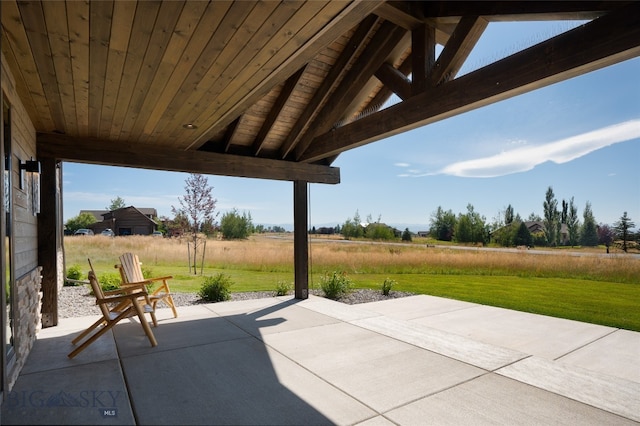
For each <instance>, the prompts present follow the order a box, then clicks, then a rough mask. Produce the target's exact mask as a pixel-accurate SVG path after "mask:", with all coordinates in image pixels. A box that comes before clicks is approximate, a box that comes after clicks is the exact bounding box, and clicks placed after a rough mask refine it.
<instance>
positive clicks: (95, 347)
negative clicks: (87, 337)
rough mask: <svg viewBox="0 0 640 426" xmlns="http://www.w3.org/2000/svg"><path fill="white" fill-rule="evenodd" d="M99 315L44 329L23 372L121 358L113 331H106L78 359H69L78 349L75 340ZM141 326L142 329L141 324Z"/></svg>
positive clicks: (66, 320)
mask: <svg viewBox="0 0 640 426" xmlns="http://www.w3.org/2000/svg"><path fill="white" fill-rule="evenodd" d="M98 318H99V317H97V316H95V317H93V316H91V317H78V318H74V319H63V320H61V321H60V326H59V327H49V328H45V329H43V330H41V331H40V333H38V337H37V341H36V342H37V344H35V345H34V346H33V348H32V350H31V353H30V354H29V359H28V360H27V362H26V363H25V365H24V367H23V369H22V374H31V373H35V372H38V371H46V370H55V369H59V368H68V367H74V366H79V365H83V364H93V363H95V362H99V361H107V360H117V359H118V352H117V349H116V342H115V339H114V337H113V334H111V333H106V334H105V335H104V336H102V337H101V338H99V339H98V340H96V341H95V342H94V343H93V344H92V345H89V347H87V348H86V349H85V350H84V351H82V352H81V353H80V354H78V355H76V357H75V358H73V359H69V358H68V357H67V355H68V354H69V352H71V351H73V350H74V349H75V346H74V345H72V344H71V341H72V340H73V339H74V338H75V337H76V336H77V335H78V334H79V333H80V332H81V331H83V330H84V329H86V328H87V327H89V326H90V325H91V324H93V323H94V322H95V321H96V320H97V319H98ZM138 328H139V329H140V325H139V323H138Z"/></svg>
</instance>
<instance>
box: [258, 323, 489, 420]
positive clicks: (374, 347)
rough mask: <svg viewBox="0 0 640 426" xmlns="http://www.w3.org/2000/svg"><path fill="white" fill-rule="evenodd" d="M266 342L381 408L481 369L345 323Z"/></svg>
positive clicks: (461, 379) (282, 335)
mask: <svg viewBox="0 0 640 426" xmlns="http://www.w3.org/2000/svg"><path fill="white" fill-rule="evenodd" d="M264 341H265V343H267V345H269V346H270V347H272V348H274V349H276V350H277V351H279V352H281V353H282V354H284V355H285V356H287V357H288V358H291V359H295V360H296V361H297V362H298V363H299V364H300V365H302V366H303V367H305V368H306V369H308V370H310V371H312V372H313V373H315V374H316V375H318V376H319V377H321V378H323V379H324V380H326V381H328V382H329V383H332V384H333V385H334V386H336V387H337V388H339V389H341V390H343V391H344V392H346V393H347V394H349V395H352V396H354V397H355V398H356V399H358V400H359V401H362V402H363V403H365V404H366V405H368V406H370V407H372V408H374V409H375V410H376V411H378V412H380V413H382V412H384V411H387V410H390V409H392V408H394V407H397V406H400V405H402V404H406V403H408V402H410V401H413V400H415V399H416V398H419V397H422V396H425V395H428V394H430V393H433V392H437V391H439V390H442V389H446V388H448V387H450V386H455V385H457V384H459V383H462V382H464V381H467V380H469V379H471V378H473V377H477V376H479V375H481V374H484V371H483V370H481V369H478V368H475V367H472V366H470V365H468V364H465V363H461V362H456V361H454V360H452V359H450V358H447V357H444V356H440V355H437V354H434V353H432V352H429V351H425V350H422V349H420V348H416V347H415V346H413V345H409V344H407V343H404V342H401V341H399V340H396V339H389V338H387V337H385V336H382V335H380V334H378V333H374V332H371V331H367V330H363V329H361V328H359V327H356V326H353V325H349V324H345V323H340V324H332V325H326V326H323V327H315V328H313V329H306V330H298V331H292V332H287V333H279V334H274V335H271V334H270V335H267V336H265V337H264ZM320 348H321V350H320Z"/></svg>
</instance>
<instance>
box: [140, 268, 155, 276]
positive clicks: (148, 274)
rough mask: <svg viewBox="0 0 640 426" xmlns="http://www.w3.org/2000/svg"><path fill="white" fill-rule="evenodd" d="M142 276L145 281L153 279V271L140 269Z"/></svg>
mask: <svg viewBox="0 0 640 426" xmlns="http://www.w3.org/2000/svg"><path fill="white" fill-rule="evenodd" d="M142 276H143V277H144V278H146V279H149V278H153V270H152V269H151V268H145V267H142Z"/></svg>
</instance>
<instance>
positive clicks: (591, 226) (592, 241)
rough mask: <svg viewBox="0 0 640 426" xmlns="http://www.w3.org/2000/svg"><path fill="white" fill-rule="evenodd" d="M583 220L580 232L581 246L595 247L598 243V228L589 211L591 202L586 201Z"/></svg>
mask: <svg viewBox="0 0 640 426" xmlns="http://www.w3.org/2000/svg"><path fill="white" fill-rule="evenodd" d="M582 217H583V219H584V222H583V223H582V232H581V234H580V243H581V244H582V245H583V246H587V247H595V246H597V245H598V229H597V227H596V220H595V218H594V217H593V212H592V211H591V203H590V202H588V201H587V204H586V206H585V207H584V213H583V214H582Z"/></svg>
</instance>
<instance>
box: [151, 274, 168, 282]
mask: <svg viewBox="0 0 640 426" xmlns="http://www.w3.org/2000/svg"><path fill="white" fill-rule="evenodd" d="M172 278H173V277H172V276H171V275H169V276H167V277H155V278H149V279H148V281H165V280H170V279H172Z"/></svg>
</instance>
